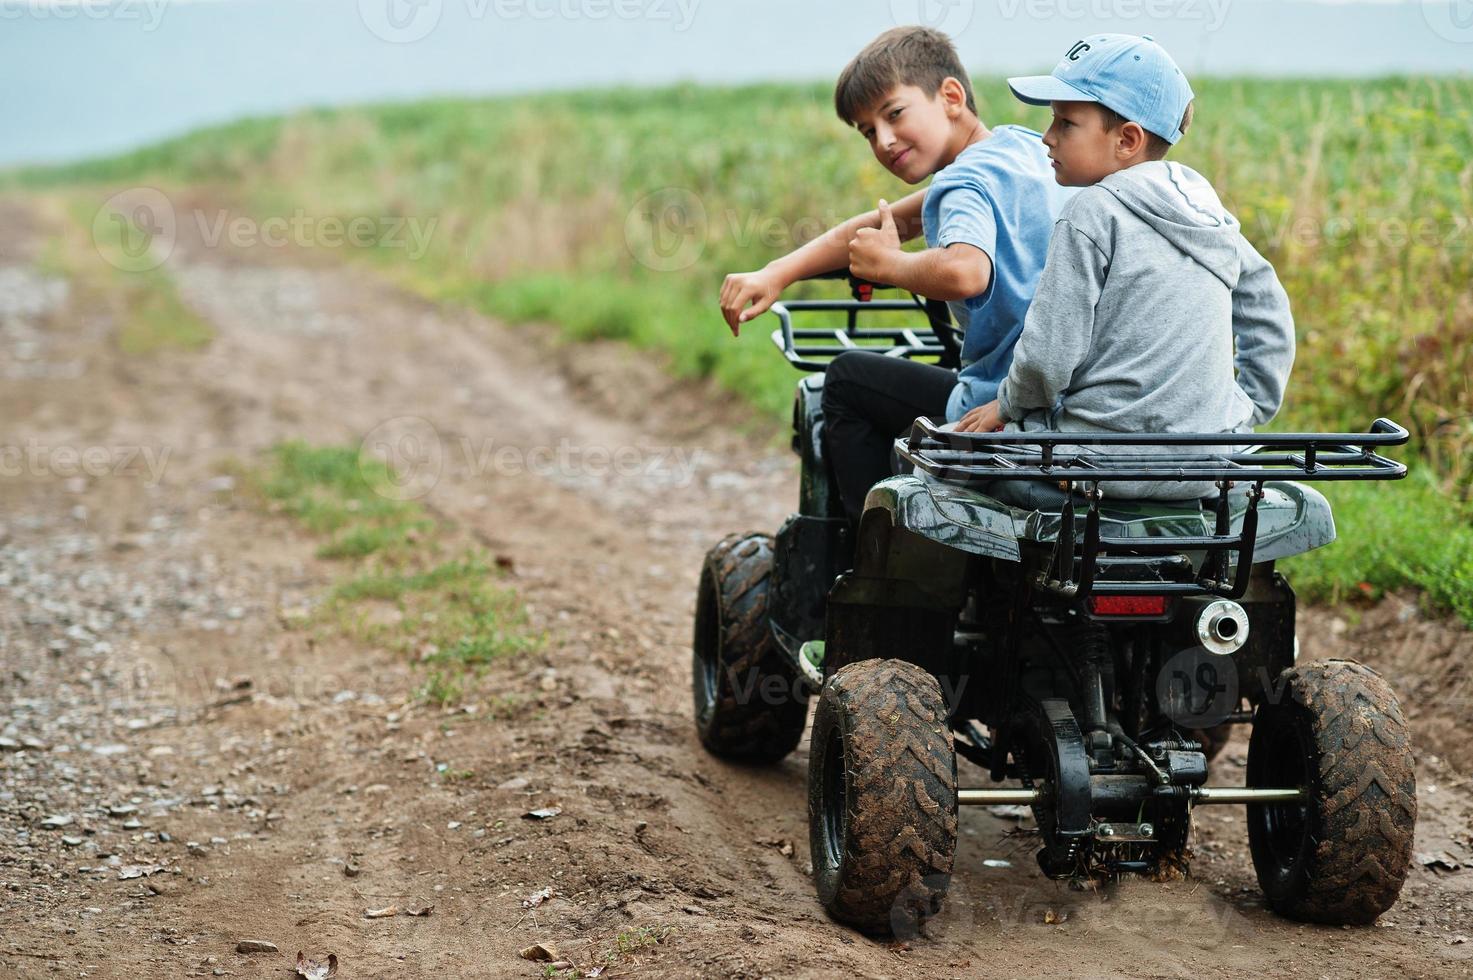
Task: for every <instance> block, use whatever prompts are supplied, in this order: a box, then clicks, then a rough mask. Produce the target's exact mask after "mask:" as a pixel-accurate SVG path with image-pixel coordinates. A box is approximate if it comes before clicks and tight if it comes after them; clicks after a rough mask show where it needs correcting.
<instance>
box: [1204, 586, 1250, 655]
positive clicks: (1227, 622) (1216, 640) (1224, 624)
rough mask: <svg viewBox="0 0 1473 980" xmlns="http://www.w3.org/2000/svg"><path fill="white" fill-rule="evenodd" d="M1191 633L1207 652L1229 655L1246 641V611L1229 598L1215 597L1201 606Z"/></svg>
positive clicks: (1235, 651) (1239, 648)
mask: <svg viewBox="0 0 1473 980" xmlns="http://www.w3.org/2000/svg"><path fill="white" fill-rule="evenodd" d="M1192 633H1193V635H1194V636H1195V637H1196V640H1197V642H1198V643H1200V644H1202V646H1203V647H1205V648H1206V649H1207V651H1208V652H1209V653H1215V654H1217V655H1218V656H1220V657H1226V656H1230V655H1232V654H1234V653H1237V652H1238V651H1239V650H1241V649H1243V644H1245V643H1247V642H1248V613H1247V611H1246V610H1244V609H1243V607H1242V606H1240V605H1238V604H1237V603H1236V602H1233V601H1232V600H1231V599H1217V600H1214V601H1213V602H1209V603H1208V604H1207V605H1205V606H1203V607H1202V611H1201V612H1199V613H1197V618H1196V621H1195V622H1194V623H1193V624H1192Z"/></svg>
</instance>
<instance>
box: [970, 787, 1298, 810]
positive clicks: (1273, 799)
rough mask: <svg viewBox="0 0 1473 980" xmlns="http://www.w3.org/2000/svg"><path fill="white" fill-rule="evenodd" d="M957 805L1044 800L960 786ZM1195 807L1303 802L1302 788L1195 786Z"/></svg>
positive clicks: (1028, 793) (1026, 793) (1022, 791)
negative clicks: (961, 787)
mask: <svg viewBox="0 0 1473 980" xmlns="http://www.w3.org/2000/svg"><path fill="white" fill-rule="evenodd" d="M956 796H957V799H956V802H957V804H958V805H960V806H1032V805H1033V804H1035V803H1037V802H1039V801H1040V800H1041V799H1043V791H1042V790H1040V789H1036V788H1035V789H1026V788H1024V787H1018V788H1017V789H963V790H958V791H957V794H956ZM1191 798H1192V803H1193V805H1194V806H1206V805H1208V804H1227V803H1303V802H1304V790H1302V789H1249V788H1247V787H1243V786H1198V787H1195V788H1193V789H1192V790H1191Z"/></svg>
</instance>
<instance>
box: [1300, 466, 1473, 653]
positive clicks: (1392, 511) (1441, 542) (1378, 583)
mask: <svg viewBox="0 0 1473 980" xmlns="http://www.w3.org/2000/svg"><path fill="white" fill-rule="evenodd" d="M1322 488H1323V489H1324V490H1325V496H1326V497H1328V498H1329V500H1330V503H1331V505H1332V506H1333V507H1334V510H1335V524H1336V527H1337V529H1338V530H1339V532H1340V537H1339V539H1338V540H1337V541H1336V542H1335V543H1334V544H1333V545H1331V546H1330V547H1327V548H1322V549H1320V550H1319V551H1314V552H1310V553H1309V554H1307V555H1303V556H1300V557H1297V558H1292V559H1290V560H1289V561H1287V562H1285V573H1286V574H1287V575H1288V576H1289V580H1290V581H1291V582H1293V583H1294V587H1295V589H1297V590H1298V591H1299V593H1300V595H1302V596H1304V597H1306V598H1309V599H1317V600H1320V601H1327V602H1345V601H1348V600H1360V599H1377V598H1380V596H1381V595H1382V594H1383V593H1385V592H1388V591H1391V590H1394V589H1400V588H1405V587H1406V586H1407V585H1408V584H1409V583H1415V584H1416V585H1418V586H1419V587H1420V588H1421V590H1422V595H1423V599H1424V603H1425V605H1426V606H1427V608H1428V609H1430V610H1433V611H1450V612H1452V613H1455V614H1456V615H1458V616H1460V617H1462V619H1463V620H1464V621H1465V622H1467V623H1469V624H1473V507H1470V506H1466V505H1464V506H1462V507H1459V506H1458V505H1456V504H1453V503H1450V502H1449V501H1448V499H1447V497H1446V496H1445V495H1443V494H1442V493H1441V492H1439V490H1438V488H1437V487H1436V485H1435V484H1434V483H1433V482H1432V480H1431V479H1430V477H1429V476H1428V474H1427V472H1426V471H1425V470H1424V471H1422V472H1421V473H1420V474H1418V475H1415V476H1413V477H1412V478H1410V479H1408V480H1407V481H1406V482H1405V483H1401V484H1390V485H1388V484H1384V483H1360V484H1356V483H1348V484H1332V485H1329V486H1328V487H1324V486H1323V485H1322Z"/></svg>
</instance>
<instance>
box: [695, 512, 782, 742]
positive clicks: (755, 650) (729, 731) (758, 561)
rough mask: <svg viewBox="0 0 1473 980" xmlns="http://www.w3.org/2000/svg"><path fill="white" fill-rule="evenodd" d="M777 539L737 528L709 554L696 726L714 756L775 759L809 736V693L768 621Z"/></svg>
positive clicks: (699, 631)
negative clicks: (806, 727) (805, 729)
mask: <svg viewBox="0 0 1473 980" xmlns="http://www.w3.org/2000/svg"><path fill="white" fill-rule="evenodd" d="M771 578H772V538H770V537H768V536H767V535H765V534H739V535H732V536H731V537H728V538H726V539H724V540H723V541H722V542H721V543H720V544H718V545H717V546H716V547H714V548H712V549H711V550H710V552H709V553H707V555H706V563H705V565H704V567H703V568H702V569H701V584H700V588H699V592H698V593H697V597H696V623H695V637H694V641H693V643H692V652H693V657H692V667H693V674H694V677H693V681H694V684H693V687H694V693H695V714H696V731H697V732H698V733H699V734H700V736H701V743H702V744H703V745H705V746H706V748H707V749H708V750H709V751H710V752H711V753H712V754H714V755H719V756H722V757H724V758H728V759H740V760H744V761H748V762H775V761H777V760H778V759H781V758H783V757H784V756H786V755H787V754H788V753H789V752H792V751H793V749H795V748H797V746H798V742H799V740H800V739H802V737H803V726H804V724H805V723H806V722H807V720H808V694H807V691H806V689H805V688H804V687H803V685H802V683H801V682H800V681H799V679H798V675H797V672H796V671H795V670H794V668H793V667H792V665H790V664H789V663H788V662H787V660H786V659H785V658H784V657H783V654H782V651H781V650H780V649H778V646H777V642H776V641H775V640H774V639H773V637H772V631H771V629H769V628H768V624H767V589H768V583H769V582H770V581H771Z"/></svg>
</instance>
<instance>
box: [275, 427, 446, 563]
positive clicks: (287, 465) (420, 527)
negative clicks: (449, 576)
mask: <svg viewBox="0 0 1473 980" xmlns="http://www.w3.org/2000/svg"><path fill="white" fill-rule="evenodd" d="M393 487H394V479H393V474H392V473H391V472H390V471H389V468H388V467H387V466H385V465H384V464H383V463H382V462H381V461H379V460H377V459H373V458H371V457H368V456H366V455H364V454H362V453H360V452H359V451H358V450H357V449H353V448H349V447H345V446H344V447H326V448H323V447H317V446H309V445H307V444H306V443H303V442H287V443H283V444H281V445H279V446H277V447H276V448H275V449H274V450H273V451H272V466H271V468H270V470H269V472H268V476H267V477H266V478H265V480H264V482H263V483H262V486H261V489H262V491H263V492H264V493H265V495H266V496H267V497H269V498H271V499H272V500H274V501H276V502H277V503H278V504H280V505H281V506H282V507H283V508H284V509H285V510H286V511H287V512H288V513H289V514H291V515H292V516H293V517H295V518H296V519H297V520H299V521H301V522H302V524H303V525H305V526H306V528H307V529H308V530H309V531H312V532H313V533H314V534H318V535H322V536H324V537H326V538H327V539H328V540H327V541H326V542H325V543H324V544H323V545H322V546H321V547H320V548H319V549H318V551H317V553H318V555H319V556H320V557H323V558H364V557H367V556H368V555H372V554H375V553H378V552H388V553H391V554H393V555H398V554H401V553H403V552H406V551H408V550H410V549H412V547H413V546H414V545H415V544H417V543H418V541H419V540H420V539H421V537H422V536H423V535H425V534H427V533H429V532H430V531H432V530H433V529H434V522H433V521H432V520H430V519H429V517H428V516H427V515H426V514H425V512H424V510H423V509H422V508H420V507H418V506H417V505H415V504H412V503H407V502H403V501H400V500H397V499H395V497H394V494H393Z"/></svg>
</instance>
